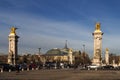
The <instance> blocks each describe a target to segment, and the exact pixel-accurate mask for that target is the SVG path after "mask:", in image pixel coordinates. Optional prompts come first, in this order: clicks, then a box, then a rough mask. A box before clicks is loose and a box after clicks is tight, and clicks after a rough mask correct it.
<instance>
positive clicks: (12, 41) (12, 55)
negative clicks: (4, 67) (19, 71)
mask: <svg viewBox="0 0 120 80" xmlns="http://www.w3.org/2000/svg"><path fill="white" fill-rule="evenodd" d="M16 29H17V28H15V27H11V32H10V34H9V36H8V39H9V50H8V51H9V54H8V64H11V65H16V61H17V58H18V57H17V55H18V44H17V43H18V38H19V36H17V34H16Z"/></svg>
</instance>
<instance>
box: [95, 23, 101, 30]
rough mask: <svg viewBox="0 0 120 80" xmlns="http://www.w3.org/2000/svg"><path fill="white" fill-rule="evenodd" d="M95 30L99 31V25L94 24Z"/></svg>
mask: <svg viewBox="0 0 120 80" xmlns="http://www.w3.org/2000/svg"><path fill="white" fill-rule="evenodd" d="M95 30H97V31H99V30H100V23H96V27H95Z"/></svg>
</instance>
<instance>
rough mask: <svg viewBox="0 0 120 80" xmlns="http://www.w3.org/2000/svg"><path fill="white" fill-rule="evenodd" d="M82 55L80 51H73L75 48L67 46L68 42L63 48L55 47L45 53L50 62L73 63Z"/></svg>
mask: <svg viewBox="0 0 120 80" xmlns="http://www.w3.org/2000/svg"><path fill="white" fill-rule="evenodd" d="M78 55H80V54H79V51H73V49H71V48H68V47H67V43H66V44H65V47H64V48H63V49H59V48H54V49H50V50H48V51H47V53H46V54H45V56H46V61H48V62H64V63H68V64H73V63H74V62H75V57H76V56H78Z"/></svg>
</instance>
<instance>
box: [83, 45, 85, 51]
mask: <svg viewBox="0 0 120 80" xmlns="http://www.w3.org/2000/svg"><path fill="white" fill-rule="evenodd" d="M83 52H85V44H83Z"/></svg>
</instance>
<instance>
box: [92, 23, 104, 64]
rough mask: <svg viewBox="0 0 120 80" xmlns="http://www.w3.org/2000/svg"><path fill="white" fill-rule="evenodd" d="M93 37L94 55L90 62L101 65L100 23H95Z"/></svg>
mask: <svg viewBox="0 0 120 80" xmlns="http://www.w3.org/2000/svg"><path fill="white" fill-rule="evenodd" d="M92 35H93V37H94V55H93V61H92V64H96V65H101V62H102V61H101V60H102V56H101V54H102V35H103V33H102V31H101V30H100V23H96V26H95V31H94V32H93V33H92Z"/></svg>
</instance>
